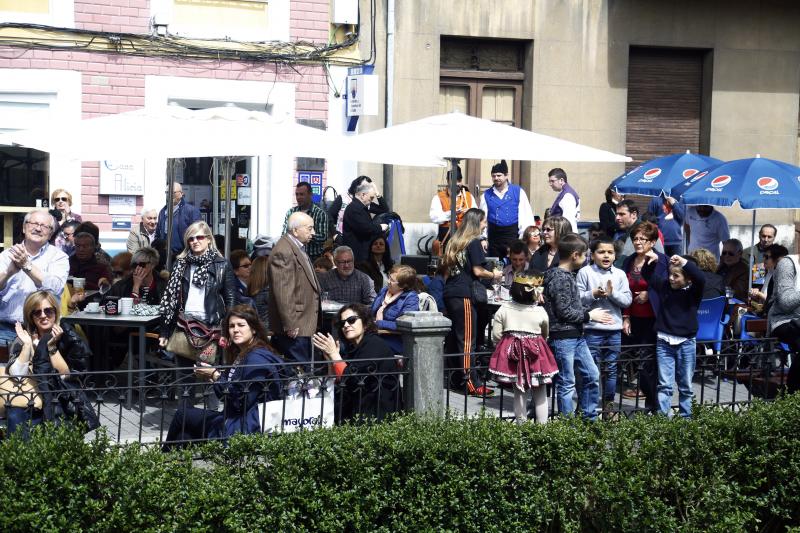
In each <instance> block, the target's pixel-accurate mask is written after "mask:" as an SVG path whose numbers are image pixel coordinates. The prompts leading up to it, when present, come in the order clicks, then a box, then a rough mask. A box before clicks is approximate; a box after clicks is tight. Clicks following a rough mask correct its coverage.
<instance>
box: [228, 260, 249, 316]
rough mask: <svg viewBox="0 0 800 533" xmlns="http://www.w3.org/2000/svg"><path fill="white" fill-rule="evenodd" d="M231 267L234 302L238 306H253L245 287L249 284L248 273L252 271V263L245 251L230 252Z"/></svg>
mask: <svg viewBox="0 0 800 533" xmlns="http://www.w3.org/2000/svg"><path fill="white" fill-rule="evenodd" d="M230 261H231V267H232V268H233V275H234V276H236V288H237V289H238V291H237V294H236V297H237V298H236V301H237V303H240V304H250V305H252V304H253V300H252V299H250V297H249V296H248V295H247V285H248V283H250V271H251V270H252V266H253V261H252V260H251V259H250V257H249V256H248V255H247V252H246V251H245V250H233V251H232V252H231V257H230Z"/></svg>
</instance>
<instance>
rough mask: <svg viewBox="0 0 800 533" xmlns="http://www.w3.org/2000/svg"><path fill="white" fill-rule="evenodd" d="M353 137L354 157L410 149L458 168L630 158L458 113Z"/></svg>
mask: <svg viewBox="0 0 800 533" xmlns="http://www.w3.org/2000/svg"><path fill="white" fill-rule="evenodd" d="M350 141H351V142H350V143H349V144H350V146H349V147H348V150H349V151H350V155H351V156H352V155H354V154H355V155H357V159H358V160H360V161H371V162H375V163H383V162H385V160H386V159H387V158H388V155H389V154H390V153H392V152H405V153H414V154H416V155H417V156H419V157H441V158H444V159H448V160H449V161H450V163H451V165H452V170H453V171H455V168H456V166H457V165H458V162H459V161H460V160H461V159H511V160H518V161H598V162H609V163H622V162H628V161H631V158H630V157H626V156H624V155H619V154H615V153H612V152H607V151H605V150H599V149H597V148H592V147H590V146H585V145H583V144H578V143H574V142H570V141H564V140H562V139H558V138H556V137H550V136H548V135H542V134H539V133H534V132H532V131H528V130H523V129H520V128H515V127H513V126H508V125H505V124H500V123H497V122H492V121H491V120H486V119H481V118H476V117H471V116H468V115H465V114H463V113H457V112H455V113H447V114H444V115H434V116H430V117H426V118H422V119H419V120H414V121H411V122H406V123H403V124H399V125H396V126H392V127H389V128H385V129H382V130H376V131H371V132H369V133H364V134H361V135H357V136H356V137H353V138H352V139H350ZM450 182H451V191H450V194H451V195H452V197H453V198H455V197H456V195H457V192H458V189H457V185H458V184H457V182H456V180H450ZM450 216H451V218H450V220H456V203H455V202H452V206H451V215H450Z"/></svg>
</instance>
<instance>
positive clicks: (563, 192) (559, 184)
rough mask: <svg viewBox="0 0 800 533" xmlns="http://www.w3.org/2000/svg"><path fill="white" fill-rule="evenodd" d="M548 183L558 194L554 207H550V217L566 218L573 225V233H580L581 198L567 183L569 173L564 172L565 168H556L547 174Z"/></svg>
mask: <svg viewBox="0 0 800 533" xmlns="http://www.w3.org/2000/svg"><path fill="white" fill-rule="evenodd" d="M547 183H548V185H550V188H551V189H553V190H554V191H555V192H557V193H558V196H556V199H555V201H554V202H553V205H552V206H550V216H551V217H555V216H559V217H564V218H566V219H567V220H569V223H570V224H572V232H573V233H578V219H579V218H581V197H580V196H578V192H577V191H576V190H575V189H573V188H572V187H570V185H569V183H567V173H566V172H564V169H563V168H554V169H552V170H551V171H550V172H548V173H547Z"/></svg>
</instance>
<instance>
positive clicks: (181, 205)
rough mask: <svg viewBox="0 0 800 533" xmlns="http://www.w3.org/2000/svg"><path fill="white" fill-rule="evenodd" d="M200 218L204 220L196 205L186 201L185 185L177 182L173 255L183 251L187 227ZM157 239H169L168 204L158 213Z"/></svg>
mask: <svg viewBox="0 0 800 533" xmlns="http://www.w3.org/2000/svg"><path fill="white" fill-rule="evenodd" d="M199 220H203V215H201V214H200V211H199V210H198V209H197V208H196V207H195V206H193V205H192V204H188V203H186V200H185V199H184V197H183V187H182V186H181V184H180V183H175V184H174V185H173V187H172V255H177V254H179V253H181V251H182V250H183V234H184V233H186V228H188V227H189V226H191V225H192V223H194V222H197V221H199ZM156 239H160V240H163V241H166V240H167V206H164V207H163V208H162V209H161V211H160V212H159V213H158V224H157V226H156Z"/></svg>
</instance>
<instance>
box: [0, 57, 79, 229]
mask: <svg viewBox="0 0 800 533" xmlns="http://www.w3.org/2000/svg"><path fill="white" fill-rule="evenodd" d="M0 91H2V92H15V93H20V94H24V93H32V94H36V93H54V94H55V95H56V97H55V99H54V100H53V101H52V103H51V105H50V108H49V110H48V113H47V118H46V119H45V120H44V122H61V121H74V120H80V119H81V112H82V111H81V110H82V106H83V103H82V98H81V91H82V78H81V73H80V72H79V71H76V70H44V69H0ZM2 120H3V118H2V117H1V116H0V125H1V124H2ZM41 125H43V124H42V121H37V122H35V123H31V124H30V125H29V126H30V127H31V128H33V127H36V126H41ZM81 185H82V184H81V162H80V161H74V160H72V159H70V158H69V156H65V155H54V154H50V172H49V178H48V189H49V190H53V189H54V188H55V187H58V188H61V189H66V190H68V191H70V192H71V193H72V207H73V209H74V210H75V212H76V213H80V212H81V194H80V193H81V189H82V187H81Z"/></svg>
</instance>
